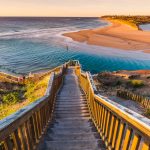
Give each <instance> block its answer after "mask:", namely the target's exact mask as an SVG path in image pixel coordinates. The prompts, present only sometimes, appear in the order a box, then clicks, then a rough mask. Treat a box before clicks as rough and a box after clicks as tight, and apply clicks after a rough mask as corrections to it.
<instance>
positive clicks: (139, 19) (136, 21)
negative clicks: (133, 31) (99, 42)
mask: <svg viewBox="0 0 150 150" xmlns="http://www.w3.org/2000/svg"><path fill="white" fill-rule="evenodd" d="M102 18H104V19H111V20H117V21H119V22H123V23H126V24H128V25H130V26H132V27H135V28H139V25H141V24H146V23H150V16H117V15H116V16H103V17H102Z"/></svg>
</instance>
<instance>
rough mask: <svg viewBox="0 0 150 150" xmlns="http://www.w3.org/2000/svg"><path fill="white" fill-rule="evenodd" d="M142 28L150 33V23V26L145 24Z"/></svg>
mask: <svg viewBox="0 0 150 150" xmlns="http://www.w3.org/2000/svg"><path fill="white" fill-rule="evenodd" d="M140 28H141V29H142V30H144V31H150V23H149V24H143V25H140Z"/></svg>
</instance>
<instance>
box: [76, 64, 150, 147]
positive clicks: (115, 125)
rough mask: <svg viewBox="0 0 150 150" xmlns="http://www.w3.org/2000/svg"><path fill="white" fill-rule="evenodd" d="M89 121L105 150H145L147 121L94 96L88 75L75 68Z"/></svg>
mask: <svg viewBox="0 0 150 150" xmlns="http://www.w3.org/2000/svg"><path fill="white" fill-rule="evenodd" d="M75 72H76V74H77V76H78V78H79V83H80V86H81V88H82V89H83V90H84V92H85V94H86V97H87V103H88V107H89V110H90V114H91V118H92V120H93V122H94V124H95V126H96V128H97V130H98V132H99V133H100V136H101V138H102V139H103V140H104V141H105V144H106V147H107V148H108V149H109V150H114V149H115V150H127V149H129V150H136V149H140V150H149V149H150V120H149V119H147V118H145V117H144V116H141V115H139V114H137V113H135V112H133V111H132V110H130V109H128V108H125V107H123V106H121V105H119V104H117V103H115V102H113V101H111V100H109V99H108V98H106V97H103V96H101V95H99V94H96V93H95V90H94V89H93V86H92V83H91V77H90V76H89V74H88V73H81V68H80V67H79V66H78V67H76V71H75Z"/></svg>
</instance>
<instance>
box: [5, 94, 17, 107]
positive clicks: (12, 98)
mask: <svg viewBox="0 0 150 150" xmlns="http://www.w3.org/2000/svg"><path fill="white" fill-rule="evenodd" d="M2 101H3V103H6V104H15V103H17V102H19V93H17V92H13V93H9V94H7V95H4V96H3V98H2Z"/></svg>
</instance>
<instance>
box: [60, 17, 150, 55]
mask: <svg viewBox="0 0 150 150" xmlns="http://www.w3.org/2000/svg"><path fill="white" fill-rule="evenodd" d="M109 21H111V23H112V25H111V26H108V27H104V28H99V29H91V30H82V31H78V32H71V33H65V34H63V35H64V36H67V37H70V38H72V39H73V40H75V41H78V42H87V43H88V44H92V45H100V46H106V47H113V48H119V49H123V50H142V51H144V52H145V53H150V32H148V31H141V30H138V29H136V28H133V27H131V26H129V25H126V24H123V23H120V22H117V21H112V20H109Z"/></svg>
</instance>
